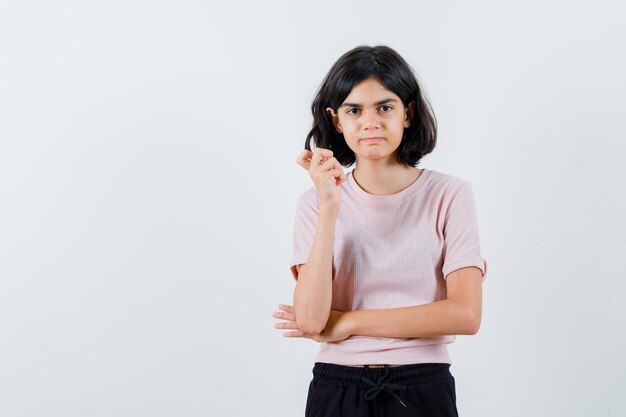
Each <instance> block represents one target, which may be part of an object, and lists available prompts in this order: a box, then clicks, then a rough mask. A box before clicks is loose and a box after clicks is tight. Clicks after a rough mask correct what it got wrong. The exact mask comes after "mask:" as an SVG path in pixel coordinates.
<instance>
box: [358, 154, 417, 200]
mask: <svg viewBox="0 0 626 417" xmlns="http://www.w3.org/2000/svg"><path fill="white" fill-rule="evenodd" d="M421 172H422V170H421V169H419V168H415V167H412V166H409V165H403V164H398V163H395V164H388V163H385V162H384V161H370V160H364V161H361V162H360V163H359V162H357V166H356V168H354V170H353V171H352V177H353V178H354V180H355V181H356V182H357V183H358V184H359V186H360V187H361V188H362V189H363V190H365V191H367V192H368V193H370V194H375V195H389V194H395V193H397V192H400V191H402V190H403V189H405V188H406V187H408V186H409V185H411V184H412V183H413V182H414V181H415V180H416V179H417V178H418V177H419V175H421Z"/></svg>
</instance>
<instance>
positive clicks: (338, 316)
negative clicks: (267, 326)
mask: <svg viewBox="0 0 626 417" xmlns="http://www.w3.org/2000/svg"><path fill="white" fill-rule="evenodd" d="M278 308H279V309H281V310H283V311H282V312H277V311H275V312H273V313H272V316H273V317H274V318H280V319H285V320H288V321H287V322H280V323H276V324H275V325H274V327H276V328H277V329H295V330H296V331H294V332H287V333H283V336H285V337H306V338H308V339H313V340H315V341H316V342H338V341H341V340H345V339H347V338H349V337H350V336H352V334H351V333H350V323H349V321H348V312H344V311H338V310H330V316H329V317H328V323H326V327H325V328H324V330H323V331H322V333H320V334H310V333H305V332H303V331H302V330H300V329H299V328H298V325H297V324H296V312H295V309H294V308H293V306H290V305H286V304H280V305H279V306H278Z"/></svg>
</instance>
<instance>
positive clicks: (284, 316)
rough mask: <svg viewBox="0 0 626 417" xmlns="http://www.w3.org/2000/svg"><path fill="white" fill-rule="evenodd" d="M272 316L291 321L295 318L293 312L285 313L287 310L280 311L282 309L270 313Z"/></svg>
mask: <svg viewBox="0 0 626 417" xmlns="http://www.w3.org/2000/svg"><path fill="white" fill-rule="evenodd" d="M272 316H273V317H275V318H277V319H285V320H291V321H295V320H296V315H295V314H294V313H287V312H282V311H276V312H274V313H272Z"/></svg>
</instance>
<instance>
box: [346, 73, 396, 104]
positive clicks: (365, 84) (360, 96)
mask: <svg viewBox="0 0 626 417" xmlns="http://www.w3.org/2000/svg"><path fill="white" fill-rule="evenodd" d="M400 102H401V100H400V97H398V96H397V95H396V94H395V93H393V92H392V91H389V90H387V89H386V88H385V87H384V86H383V85H382V84H381V83H380V81H378V80H377V79H375V78H369V79H367V80H363V81H361V82H360V83H358V84H356V85H355V86H354V87H352V90H351V91H350V94H348V96H347V97H346V99H345V100H344V102H343V103H342V104H341V106H340V107H344V106H379V105H381V104H384V103H396V104H398V103H400Z"/></svg>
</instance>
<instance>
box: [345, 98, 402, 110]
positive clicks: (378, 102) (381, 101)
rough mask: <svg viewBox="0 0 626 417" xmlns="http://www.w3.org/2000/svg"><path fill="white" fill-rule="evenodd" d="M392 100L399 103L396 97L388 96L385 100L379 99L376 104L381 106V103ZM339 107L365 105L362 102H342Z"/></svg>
mask: <svg viewBox="0 0 626 417" xmlns="http://www.w3.org/2000/svg"><path fill="white" fill-rule="evenodd" d="M392 101H393V102H395V103H397V102H398V100H396V99H394V98H386V99H384V100H380V101H377V102H376V103H374V106H379V105H381V104H385V103H390V102H392ZM339 107H340V108H341V107H363V105H362V104H360V103H343V104H342V105H341V106H339Z"/></svg>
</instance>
